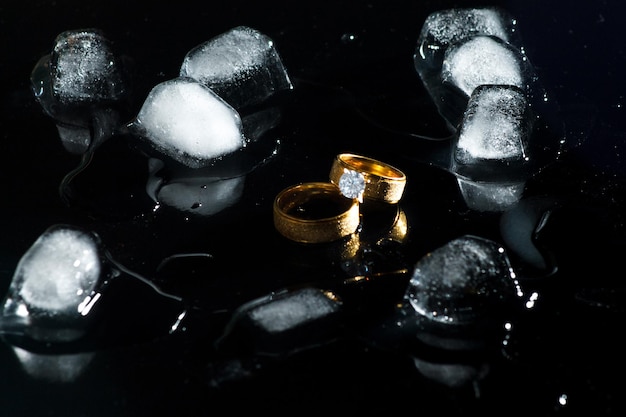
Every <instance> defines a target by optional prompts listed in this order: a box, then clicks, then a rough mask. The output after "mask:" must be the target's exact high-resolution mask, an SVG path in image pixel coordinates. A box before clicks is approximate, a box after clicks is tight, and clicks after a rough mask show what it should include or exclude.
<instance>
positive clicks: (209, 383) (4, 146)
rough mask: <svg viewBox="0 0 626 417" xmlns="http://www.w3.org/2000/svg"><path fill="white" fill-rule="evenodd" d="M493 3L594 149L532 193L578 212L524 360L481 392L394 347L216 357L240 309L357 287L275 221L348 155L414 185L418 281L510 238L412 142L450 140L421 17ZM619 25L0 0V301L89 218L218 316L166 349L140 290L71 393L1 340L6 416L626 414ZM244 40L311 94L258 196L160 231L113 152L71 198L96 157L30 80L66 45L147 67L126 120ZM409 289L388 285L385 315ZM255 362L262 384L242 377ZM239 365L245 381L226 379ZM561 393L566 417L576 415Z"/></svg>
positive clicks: (513, 361)
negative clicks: (423, 48)
mask: <svg viewBox="0 0 626 417" xmlns="http://www.w3.org/2000/svg"><path fill="white" fill-rule="evenodd" d="M482 5H499V6H502V7H504V8H505V9H506V10H508V11H509V12H510V13H511V14H512V15H513V16H515V17H516V18H517V20H518V28H519V31H520V34H521V37H522V41H523V44H524V46H525V49H526V53H527V55H528V57H529V58H530V60H531V62H532V64H533V65H534V67H535V69H536V71H537V73H538V76H539V77H540V79H541V80H542V82H543V84H544V85H545V86H546V87H547V88H548V90H549V91H551V92H552V93H553V97H554V98H555V99H556V102H558V103H559V104H560V105H561V106H563V109H564V113H563V114H564V118H565V120H566V122H567V125H568V127H569V129H570V131H571V132H572V137H574V138H575V139H576V140H579V141H581V142H582V144H581V146H580V147H577V148H576V149H574V150H573V151H572V152H570V153H568V154H567V155H565V156H564V158H563V159H562V161H560V162H559V163H558V164H555V165H554V166H553V167H550V169H548V170H546V171H545V172H544V173H542V176H541V177H540V178H538V179H537V180H536V182H534V183H533V184H532V186H533V187H534V188H532V187H531V189H530V191H529V193H530V194H531V195H530V196H533V193H534V194H535V195H538V196H545V195H557V196H559V197H562V196H565V197H566V198H567V199H568V201H574V204H572V205H571V206H568V207H567V208H566V209H564V210H562V211H560V212H559V213H558V215H556V216H554V217H553V219H554V220H553V222H552V224H551V226H550V228H549V229H548V232H547V237H546V238H545V242H544V243H545V244H546V245H547V246H548V247H549V249H550V250H551V251H552V253H553V254H554V255H555V257H556V258H557V259H558V263H559V272H558V273H557V274H556V276H551V277H548V278H544V277H540V276H539V277H533V276H532V274H530V275H529V276H526V277H525V278H529V279H528V282H527V283H526V284H525V285H526V286H527V291H529V292H533V291H536V292H537V293H538V294H539V295H540V296H539V302H538V303H537V307H536V308H534V309H533V310H532V311H531V312H529V313H528V315H526V316H524V317H523V321H522V323H521V326H520V329H521V330H520V332H519V333H518V334H516V335H515V343H514V344H513V347H510V348H509V349H508V350H507V352H508V353H507V354H506V355H496V357H495V358H490V357H488V358H487V362H489V363H490V364H491V367H490V371H489V372H488V373H487V374H486V376H484V377H483V378H482V379H481V380H480V381H479V382H477V383H476V384H473V385H472V384H469V385H463V386H460V387H449V386H446V385H445V384H441V383H439V382H437V381H433V380H431V379H429V378H427V377H425V376H424V375H421V374H420V373H419V372H417V371H416V369H415V368H414V367H413V365H412V363H411V361H410V360H408V359H407V357H406V356H404V355H402V354H400V353H398V352H396V351H393V350H391V351H387V350H386V349H378V348H377V347H376V346H372V345H370V344H368V343H367V342H362V341H360V340H354V339H352V338H347V340H344V339H342V338H341V337H340V339H341V340H340V341H339V342H337V343H331V344H330V345H324V346H319V347H314V348H312V349H308V350H305V351H304V352H301V353H298V354H295V355H290V356H288V357H286V358H280V359H275V358H273V359H269V360H268V359H265V358H263V359H259V358H256V357H255V356H254V355H247V354H243V355H240V356H237V355H234V356H233V357H234V360H233V357H228V358H222V357H221V356H218V355H217V354H216V353H215V352H214V350H213V341H214V340H215V338H216V337H217V336H218V335H219V334H220V333H221V331H222V330H223V326H224V323H225V321H226V320H227V319H228V317H230V314H231V313H232V312H233V310H234V309H235V308H236V307H237V306H239V305H241V304H242V303H244V302H246V301H248V300H251V299H253V298H255V297H260V296H263V295H266V294H269V293H270V292H271V291H274V290H277V289H280V288H283V287H287V286H291V285H295V284H301V283H307V282H318V283H326V284H328V283H337V282H339V281H341V280H342V279H344V278H346V277H348V276H349V272H347V271H345V270H344V269H342V268H341V265H340V262H338V260H337V258H336V253H335V252H333V250H334V249H333V248H332V247H330V246H329V247H324V248H315V249H312V248H308V247H301V246H298V245H292V244H290V243H289V242H285V241H284V240H283V239H282V238H281V237H280V236H279V235H278V234H277V233H276V231H275V230H274V229H273V226H272V223H271V203H272V201H273V198H274V196H275V195H276V193H277V192H278V191H280V190H281V189H282V188H284V187H286V186H288V185H292V184H294V183H297V182H299V181H314V180H319V181H325V180H326V176H327V173H328V169H329V168H330V163H331V161H332V158H333V157H334V155H336V154H337V153H340V152H346V151H351V152H362V153H368V154H370V155H372V156H375V157H377V158H380V159H382V160H385V161H387V162H389V163H391V164H393V165H395V166H398V167H400V168H402V169H403V170H404V171H405V172H406V173H407V176H408V179H409V180H408V185H407V190H406V195H405V197H404V199H403V202H402V207H403V208H404V209H405V210H406V212H407V216H408V220H409V227H410V229H409V239H408V241H407V242H406V243H405V244H404V245H403V246H402V247H401V248H400V249H399V259H391V262H390V263H391V264H392V265H393V266H394V267H395V266H398V264H399V265H400V266H412V265H414V264H415V262H417V260H419V259H420V258H421V257H422V256H423V255H424V254H425V253H427V252H428V251H429V250H432V249H434V248H436V247H439V246H441V245H443V244H445V243H446V242H448V241H449V240H451V239H453V238H456V237H458V236H461V235H463V234H466V233H472V234H477V235H481V236H484V237H487V238H491V239H494V240H496V241H501V240H502V239H501V236H500V230H499V227H498V225H499V223H498V216H497V215H494V214H484V213H474V212H472V211H471V210H468V209H467V208H466V207H465V206H464V203H463V200H462V197H461V196H460V195H459V193H458V190H457V188H456V183H455V181H454V177H453V176H451V175H450V174H449V173H447V172H445V171H444V170H441V169H439V168H438V167H435V166H430V165H429V164H428V163H424V158H423V157H422V156H421V155H420V152H421V151H422V145H419V144H417V143H413V142H419V140H415V141H411V140H409V139H410V136H409V134H410V133H417V134H424V135H429V136H433V137H443V136H446V135H447V134H449V132H447V131H446V129H445V126H444V123H443V122H442V120H441V119H440V118H439V117H438V114H437V113H436V110H435V109H434V106H433V105H432V103H431V102H430V99H429V97H428V95H427V93H426V91H425V90H424V88H423V86H422V84H421V81H420V80H419V78H418V76H417V73H416V72H415V70H414V67H413V61H412V55H413V53H414V50H415V46H416V41H417V37H418V35H419V32H420V29H421V27H422V23H423V21H424V19H425V18H426V17H427V16H428V15H429V14H430V13H432V12H434V11H437V10H441V9H446V8H450V7H470V6H482ZM623 11H624V10H623V6H622V5H621V2H619V1H616V0H615V1H593V2H592V1H588V2H567V1H550V0H546V1H502V2H491V3H489V2H448V1H419V2H394V1H385V2H382V1H371V2H357V1H341V2H332V3H331V2H329V3H323V2H307V1H303V2H275V1H271V2H245V1H230V2H224V3H223V4H217V3H215V2H184V1H181V2H173V3H171V4H167V3H165V4H164V3H162V2H131V1H118V0H114V1H108V2H95V3H94V2H81V3H79V2H75V1H54V2H40V1H22V2H16V1H6V2H3V3H2V5H0V45H1V48H2V50H1V56H2V59H1V60H0V75H1V76H2V82H1V83H0V98H1V107H0V112H1V117H0V133H1V140H0V158H1V164H0V167H1V168H0V186H2V188H3V190H4V192H3V198H2V209H0V214H1V216H0V230H1V231H2V235H1V236H2V238H1V239H0V286H2V288H3V289H6V288H7V287H8V285H9V283H10V281H11V277H12V274H13V271H14V269H15V266H16V264H17V262H18V261H19V259H20V257H21V256H22V254H23V253H24V252H25V251H26V250H27V249H28V247H29V246H30V245H31V244H32V243H33V242H34V240H35V239H36V238H37V237H38V236H39V235H40V234H41V233H42V232H43V231H44V230H45V229H46V228H48V227H49V226H51V225H53V224H57V223H72V224H77V225H81V226H84V227H86V228H88V229H90V230H93V231H95V232H97V233H98V234H99V235H100V236H101V237H102V240H103V242H104V244H105V245H106V246H107V247H108V248H109V249H110V251H111V252H112V254H113V256H114V257H115V258H116V259H117V260H118V261H119V262H121V263H122V264H124V265H126V266H127V267H128V268H130V269H132V270H134V271H136V272H137V273H141V274H142V275H144V276H148V277H151V278H153V279H155V280H156V281H157V283H158V284H159V285H160V286H161V287H162V288H165V289H167V290H168V291H170V292H173V293H176V294H180V295H182V296H184V297H185V298H186V299H187V300H190V301H191V302H193V303H195V304H196V305H198V306H200V307H201V308H200V313H199V314H198V315H197V316H196V317H192V318H191V319H190V321H189V323H188V324H187V326H188V330H187V332H186V333H183V334H182V335H180V334H179V335H176V337H167V332H163V329H165V328H167V326H166V325H167V324H168V323H169V322H168V321H167V319H164V318H163V317H168V314H169V313H170V312H171V311H173V310H175V308H172V307H171V306H170V305H169V303H168V302H166V301H164V300H163V299H161V298H159V297H156V296H154V294H152V293H150V292H149V291H148V292H146V293H145V297H144V292H143V291H145V289H139V290H137V293H136V294H138V295H136V296H135V295H133V294H135V293H134V292H132V291H135V289H134V288H131V289H130V290H129V294H130V295H128V296H127V297H124V296H120V297H119V300H118V299H114V302H113V301H112V302H110V305H109V309H110V316H107V317H105V319H104V322H105V323H107V324H105V325H103V328H104V330H101V332H102V334H103V335H104V336H103V340H102V344H100V345H98V344H96V346H97V349H96V353H95V355H94V357H93V358H92V360H91V362H89V364H88V366H87V368H86V370H85V371H84V372H83V373H81V374H80V375H78V376H77V377H76V378H75V379H74V380H72V381H69V382H59V381H54V380H50V379H49V378H48V379H45V378H36V377H33V376H29V375H28V374H27V373H26V372H24V370H23V368H22V367H21V365H20V363H19V361H18V360H17V358H16V356H15V355H14V354H13V351H12V350H11V349H10V346H9V344H3V345H0V361H1V364H2V365H0V392H1V393H2V394H0V415H6V416H34V415H42V416H43V415H46V416H65V417H69V416H100V415H102V416H105V415H107V416H110V415H117V416H152V415H177V416H183V415H185V416H186V415H188V416H192V415H193V416H198V415H210V414H214V413H216V412H224V411H218V410H233V413H234V412H235V411H242V410H250V411H253V412H262V411H263V412H270V413H276V414H287V413H289V414H313V413H316V414H318V413H333V412H337V411H341V412H350V413H351V414H357V413H358V414H365V415H388V414H392V413H396V412H400V411H402V412H409V413H416V414H417V413H419V414H420V415H434V414H435V413H437V414H442V415H470V414H472V415H473V414H475V413H476V412H483V411H492V412H499V413H506V414H509V415H518V414H519V415H522V414H526V415H527V414H529V413H532V414H533V415H568V414H580V413H581V412H587V413H593V414H594V415H621V414H622V413H623V412H624V408H625V407H624V405H623V399H622V395H623V383H621V382H620V381H621V377H622V375H623V372H624V371H625V370H626V369H625V366H624V360H623V351H624V348H625V347H626V346H624V343H623V342H622V341H621V332H622V327H623V319H624V313H625V310H624V303H623V299H624V297H623V289H624V286H623V282H622V281H623V268H622V261H621V257H622V253H623V249H624V243H625V242H626V241H625V240H624V233H623V232H624V231H623V228H624V224H623V220H622V216H623V214H624V210H623V200H624V197H625V196H626V192H625V191H626V190H625V189H624V178H625V177H626V165H625V163H624V161H623V152H624V151H625V150H626V147H625V146H624V143H623V142H624V138H625V132H626V130H625V129H624V128H625V125H624V109H623V106H624V104H625V103H624V101H625V97H624V94H626V89H625V87H626V85H625V82H624V77H623V74H624V69H625V64H626V59H625V57H624V47H623V39H624V38H623V35H622V26H623V16H624V14H623ZM238 25H247V26H251V27H254V28H256V29H258V30H259V31H261V32H263V33H265V34H266V35H268V36H269V37H271V38H272V39H273V40H274V41H275V44H276V46H277V49H278V51H279V53H280V54H281V57H282V58H283V62H284V64H285V66H286V68H287V70H288V72H289V74H290V76H291V78H292V80H293V81H294V86H295V89H294V94H293V95H292V96H291V97H290V98H288V100H289V101H288V103H289V105H288V106H286V109H285V112H284V115H283V120H282V122H281V125H280V127H279V129H278V131H277V135H279V137H280V138H281V144H282V147H281V150H280V152H279V154H278V156H277V158H275V159H274V160H273V161H271V162H270V163H268V164H267V165H265V166H263V167H262V168H261V169H259V170H257V171H255V172H253V173H251V174H250V175H249V176H248V177H247V178H246V186H245V187H246V188H245V191H244V196H243V198H242V200H241V201H240V202H238V203H237V204H236V205H234V206H233V207H231V208H229V209H227V210H225V211H223V212H221V213H219V214H218V215H216V216H215V217H213V218H204V219H196V218H194V217H193V216H188V215H185V214H181V213H165V214H162V215H161V214H160V215H158V216H152V217H151V216H150V215H149V213H150V212H151V208H152V207H151V206H150V201H149V200H148V199H147V197H146V195H145V194H143V191H144V188H143V185H144V184H145V175H146V174H147V172H146V168H145V165H144V164H145V160H144V159H143V157H142V156H140V155H135V154H133V152H131V151H128V152H127V153H126V152H120V149H124V147H123V145H120V143H118V142H115V141H113V143H112V144H110V146H105V147H103V149H102V150H101V151H102V152H99V153H98V154H97V157H96V159H95V160H94V162H93V164H92V166H90V167H89V169H88V170H86V171H85V172H84V173H83V174H81V177H80V178H79V179H77V181H76V187H77V188H76V195H77V197H76V199H74V200H72V201H71V204H69V205H68V204H65V202H64V201H63V200H62V199H61V198H60V197H59V184H60V183H61V181H62V179H63V177H64V176H65V175H66V174H67V173H68V172H69V171H71V170H72V169H73V168H74V167H75V166H76V165H77V163H78V160H77V157H76V156H75V155H70V154H68V153H67V152H66V151H65V150H64V149H63V148H62V147H61V144H60V141H59V138H58V135H57V132H56V128H55V124H54V121H53V120H51V119H50V118H49V117H48V116H47V115H45V114H44V113H43V112H42V110H41V107H40V106H39V105H38V103H37V102H36V101H35V100H34V97H33V94H32V91H31V90H30V85H29V76H30V72H31V70H32V69H33V67H34V65H35V63H36V62H37V60H38V59H39V58H40V57H41V56H42V55H45V54H47V53H49V52H50V50H51V48H52V46H53V42H54V38H55V37H56V35H57V34H59V33H60V32H62V31H65V30H68V29H78V28H99V29H101V30H103V31H104V33H106V35H107V36H108V38H109V39H111V40H112V41H113V42H114V43H115V45H116V47H117V49H118V50H119V51H120V52H121V53H123V54H125V55H127V56H128V57H130V58H131V59H132V61H133V71H134V84H133V94H132V98H133V102H132V103H131V106H130V109H129V112H128V118H129V119H130V118H131V117H132V116H134V115H135V114H136V112H137V111H138V109H139V107H140V105H141V103H142V102H143V99H144V98H145V96H146V94H147V93H148V92H149V90H150V89H151V88H152V87H153V86H154V85H156V84H157V83H159V82H161V81H165V80H167V79H170V78H173V77H175V76H176V75H177V73H178V69H179V67H180V63H181V62H182V59H183V57H184V55H185V53H186V52H187V51H188V50H189V49H191V48H192V47H194V46H196V45H198V44H200V43H202V42H204V41H206V40H208V39H210V38H212V37H214V36H216V35H218V34H220V33H222V32H224V31H227V30H229V29H231V28H232V27H235V26H238ZM116 140H117V139H116ZM122 140H123V139H122ZM185 252H202V253H210V254H211V255H212V256H213V258H212V259H213V260H211V261H206V262H205V261H202V260H200V261H198V260H195V261H192V260H189V261H188V262H187V261H180V262H173V263H172V264H171V265H170V266H169V268H166V269H165V270H158V268H157V266H158V265H159V263H160V262H161V261H162V260H163V259H164V258H165V257H167V256H169V255H171V254H173V253H185ZM520 268H521V269H523V266H520ZM157 272H158V273H157ZM533 278H537V279H533ZM329 285H330V284H329ZM394 285H395V286H397V285H398V284H397V282H396V283H395V284H394V283H392V284H390V286H391V287H393V288H394V289H397V287H394ZM400 288H401V286H400ZM394 289H392V290H389V291H388V293H389V294H388V293H386V292H385V291H381V293H380V294H381V299H382V300H381V303H383V305H384V306H388V305H387V304H384V303H387V302H389V301H390V300H392V301H393V297H394V296H395V295H396V293H395V292H394ZM590 293H591V294H594V296H581V294H583V295H585V294H590ZM385 297H388V298H385ZM581 300H582V301H581ZM598 300H600V301H599V302H596V301H598ZM374 304H376V303H374ZM389 305H390V304H389ZM382 311H383V312H385V311H386V310H385V308H382ZM105 316H106V315H105ZM381 316H384V315H383V314H382V313H381ZM108 317H111V318H108ZM378 318H380V317H377V316H375V315H374V320H373V321H375V319H378ZM370 319H372V317H371V316H368V315H367V314H365V315H364V318H363V320H364V321H365V322H366V323H367V320H370ZM162 323H163V326H161V324H162ZM113 324H114V325H113ZM361 324H363V323H361ZM365 327H366V326H365ZM111 329H113V330H111ZM111 335H112V336H111ZM107 338H110V340H108V339H107ZM95 339H96V340H97V339H98V338H97V337H96V338H95ZM289 343H294V344H298V341H297V340H293V341H291V342H289ZM289 343H288V344H289ZM48 354H51V353H48ZM436 358H437V360H438V361H442V362H446V361H448V360H449V358H447V357H445V355H444V356H436ZM452 360H453V361H454V359H452ZM237 364H238V365H241V366H242V367H243V368H244V369H246V370H247V371H250V372H248V373H246V372H238V371H237V370H236V369H235V368H236V365H237ZM251 364H252V365H251ZM42 366H43V365H42ZM229 367H235V368H233V369H231V371H224V369H228V368H229ZM226 376H230V377H226ZM564 395H565V396H566V397H567V401H566V404H565V405H563V404H560V403H559V398H564V397H563V396H564Z"/></svg>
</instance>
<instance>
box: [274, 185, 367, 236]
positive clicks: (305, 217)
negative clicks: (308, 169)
mask: <svg viewBox="0 0 626 417" xmlns="http://www.w3.org/2000/svg"><path fill="white" fill-rule="evenodd" d="M360 221H361V219H360V216H359V202H358V200H356V199H349V198H346V197H344V196H343V195H342V194H341V192H340V191H339V189H338V188H337V187H336V186H335V185H333V184H331V183H327V182H308V183H303V184H298V185H293V186H291V187H288V188H285V189H284V190H283V191H281V192H280V193H278V195H277V196H276V198H275V199H274V226H275V227H276V230H278V232H280V234H282V235H283V236H285V237H286V238H288V239H291V240H294V241H296V242H302V243H321V242H332V241H334V240H338V239H341V238H342V237H345V236H348V235H350V234H352V233H354V232H356V230H357V228H358V227H359V223H360Z"/></svg>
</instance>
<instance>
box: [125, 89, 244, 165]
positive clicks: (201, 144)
mask: <svg viewBox="0 0 626 417" xmlns="http://www.w3.org/2000/svg"><path fill="white" fill-rule="evenodd" d="M135 125H136V127H138V128H139V129H140V131H141V134H142V135H143V136H145V138H147V139H148V140H149V141H150V142H151V143H152V144H153V145H154V146H155V147H156V148H157V149H159V150H160V151H162V152H163V153H165V154H166V155H169V156H170V157H172V158H173V159H175V160H177V161H179V162H181V163H183V164H185V165H187V166H190V167H192V168H197V167H200V166H204V165H207V164H208V163H209V161H210V160H212V159H214V158H217V157H220V156H223V155H226V154H228V153H230V152H233V151H236V150H238V149H240V148H242V147H243V146H245V137H244V134H243V128H242V124H241V117H240V115H239V113H238V112H237V111H236V110H235V109H233V108H232V107H231V106H230V105H229V104H228V103H226V102H225V101H224V100H223V99H222V98H220V97H219V96H218V95H217V94H215V92H213V91H212V90H211V89H210V88H208V87H206V86H204V85H203V84H201V83H199V82H197V81H195V80H192V79H190V78H184V77H180V78H175V79H172V80H168V81H165V82H162V83H160V84H158V85H157V86H155V87H154V88H153V89H152V91H150V93H149V94H148V97H147V98H146V100H145V102H144V104H143V106H142V108H141V110H140V111H139V114H138V115H137V117H136V120H135Z"/></svg>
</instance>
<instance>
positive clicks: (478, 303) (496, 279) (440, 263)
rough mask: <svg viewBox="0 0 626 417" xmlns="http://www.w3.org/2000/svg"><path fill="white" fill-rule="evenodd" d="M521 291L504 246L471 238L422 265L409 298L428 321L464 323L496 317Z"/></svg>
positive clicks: (445, 248) (429, 257)
mask: <svg viewBox="0 0 626 417" xmlns="http://www.w3.org/2000/svg"><path fill="white" fill-rule="evenodd" d="M517 293H518V291H517V282H516V280H515V274H514V272H513V269H512V267H511V265H510V262H509V259H508V256H507V255H506V252H505V250H504V248H503V247H502V246H501V245H499V244H497V243H496V242H493V241H491V240H488V239H485V238H481V237H478V236H472V235H465V236H462V237H460V238H457V239H454V240H452V241H450V242H448V243H447V244H445V245H444V246H442V247H439V248H437V249H435V250H433V251H432V252H430V253H429V254H428V255H426V256H424V257H423V258H422V259H420V260H419V261H418V262H417V264H416V265H415V268H414V270H413V275H412V277H411V280H410V282H409V285H408V287H407V290H406V293H405V296H404V297H405V300H406V301H408V303H409V305H410V306H411V307H412V308H413V310H414V311H415V313H417V314H418V315H419V316H421V317H423V318H425V319H427V320H428V321H431V322H436V323H443V324H449V325H463V324H467V323H472V322H475V321H477V320H481V319H482V318H484V317H485V316H489V315H490V314H493V313H496V312H497V311H498V310H497V308H500V309H501V308H502V307H503V306H505V305H506V304H508V303H510V301H511V299H512V298H514V297H515V296H516V295H517Z"/></svg>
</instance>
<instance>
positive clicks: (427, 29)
mask: <svg viewBox="0 0 626 417" xmlns="http://www.w3.org/2000/svg"><path fill="white" fill-rule="evenodd" d="M479 35H481V36H491V37H493V38H497V39H500V40H502V41H503V42H506V43H509V44H511V45H514V46H516V47H520V46H521V45H520V40H519V36H518V34H517V31H516V21H515V19H513V18H512V16H510V15H509V14H508V13H507V12H506V11H504V10H502V9H500V8H497V7H482V8H453V9H447V10H440V11H436V12H434V13H432V14H430V15H429V16H428V17H427V18H426V20H425V21H424V24H423V26H422V29H421V32H420V35H419V37H418V40H417V47H416V50H415V53H414V55H413V61H414V65H415V69H416V70H417V73H418V74H419V76H420V78H421V80H422V82H423V84H424V86H425V87H426V90H427V91H428V93H429V94H430V96H431V97H432V98H433V101H434V102H435V104H436V105H437V107H438V109H439V112H440V113H441V114H442V115H443V116H444V118H445V119H446V121H448V123H449V124H450V127H451V128H452V130H454V129H456V124H457V123H458V118H459V117H460V114H462V112H463V109H464V107H465V104H466V100H467V95H464V94H459V92H458V91H456V90H454V89H451V88H450V86H447V85H444V84H443V82H442V66H443V61H444V57H445V54H446V53H447V51H448V49H449V48H450V47H451V46H452V45H454V44H457V43H460V42H462V41H464V40H467V39H471V38H473V37H475V36H479ZM468 95H469V94H468Z"/></svg>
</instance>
